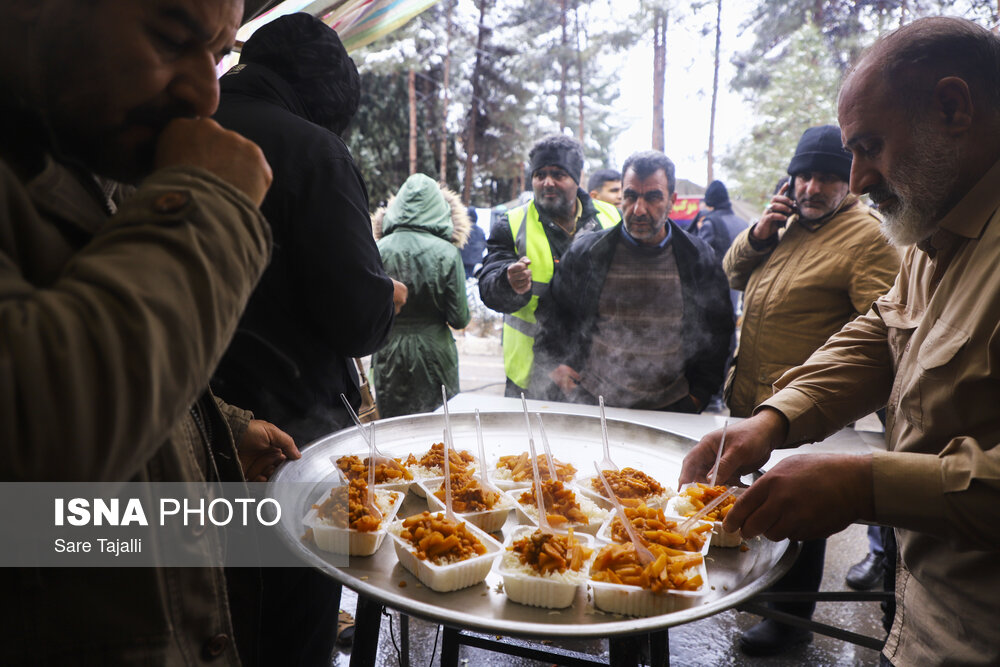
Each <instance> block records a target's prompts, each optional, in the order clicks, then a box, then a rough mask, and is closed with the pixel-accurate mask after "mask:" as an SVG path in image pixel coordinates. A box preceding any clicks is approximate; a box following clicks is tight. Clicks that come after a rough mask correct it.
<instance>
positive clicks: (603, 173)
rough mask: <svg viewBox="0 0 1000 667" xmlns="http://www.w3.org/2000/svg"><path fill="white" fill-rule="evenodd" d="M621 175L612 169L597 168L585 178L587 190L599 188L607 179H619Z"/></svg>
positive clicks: (591, 190)
mask: <svg viewBox="0 0 1000 667" xmlns="http://www.w3.org/2000/svg"><path fill="white" fill-rule="evenodd" d="M621 180H622V175H621V174H619V173H618V172H617V171H615V170H614V169H598V170H597V171H595V172H594V173H593V174H591V175H590V178H588V179H587V192H593V191H594V190H600V189H601V188H602V187H603V186H604V184H605V183H607V182H608V181H621Z"/></svg>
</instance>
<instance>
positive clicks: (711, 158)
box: [705, 0, 722, 185]
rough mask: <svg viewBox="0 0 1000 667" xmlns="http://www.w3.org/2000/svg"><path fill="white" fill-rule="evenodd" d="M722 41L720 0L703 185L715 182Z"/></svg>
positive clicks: (716, 22)
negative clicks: (720, 46) (716, 119)
mask: <svg viewBox="0 0 1000 667" xmlns="http://www.w3.org/2000/svg"><path fill="white" fill-rule="evenodd" d="M721 41H722V0H717V2H716V8H715V74H713V75H712V113H711V116H710V120H709V121H708V174H707V175H706V180H705V185H708V184H709V183H711V182H712V181H714V180H715V104H716V102H717V101H718V99H719V45H720V43H721Z"/></svg>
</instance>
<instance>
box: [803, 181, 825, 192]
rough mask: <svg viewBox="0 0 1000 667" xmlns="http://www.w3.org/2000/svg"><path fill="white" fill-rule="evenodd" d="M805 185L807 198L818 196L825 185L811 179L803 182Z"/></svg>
mask: <svg viewBox="0 0 1000 667" xmlns="http://www.w3.org/2000/svg"><path fill="white" fill-rule="evenodd" d="M803 185H804V186H805V192H806V196H809V195H814V194H817V193H818V192H819V191H820V189H821V187H822V185H823V184H822V183H821V182H820V180H819V179H818V178H815V177H811V178H807V179H806V180H805V181H803Z"/></svg>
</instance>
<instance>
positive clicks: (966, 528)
mask: <svg viewBox="0 0 1000 667" xmlns="http://www.w3.org/2000/svg"><path fill="white" fill-rule="evenodd" d="M921 245H922V247H923V248H924V249H918V248H917V247H910V248H907V250H906V253H905V255H904V257H903V265H902V268H901V270H900V273H899V277H898V279H897V280H896V284H895V285H894V286H893V288H892V290H890V291H889V293H888V294H886V295H885V296H883V297H881V298H879V299H878V301H877V302H876V303H875V305H874V307H873V309H872V310H871V311H869V312H868V314H867V315H865V316H863V317H860V318H858V319H857V320H855V321H854V322H851V323H850V324H848V325H847V326H846V327H844V329H843V330H842V331H841V332H840V333H838V334H836V335H834V336H833V337H832V338H831V339H830V340H829V342H827V343H826V345H824V346H823V347H822V348H821V349H820V350H818V351H817V352H816V353H815V354H814V355H812V356H811V357H810V358H809V360H808V362H807V363H806V364H804V365H803V366H801V367H799V368H796V369H795V370H793V371H790V372H789V373H788V374H786V375H785V376H784V377H782V378H781V379H780V381H779V382H778V383H777V386H778V387H784V389H782V390H781V391H780V392H779V393H777V394H776V395H775V396H774V397H773V398H772V399H770V400H768V401H767V402H766V403H765V405H767V406H770V407H774V408H776V409H778V410H780V411H781V412H782V413H784V414H785V416H786V417H788V418H789V421H790V422H791V428H790V431H789V434H788V444H792V443H799V442H808V441H814V440H819V439H822V438H823V437H825V436H826V435H828V434H830V433H832V432H833V431H835V430H836V429H837V428H839V427H841V426H843V425H844V424H845V423H847V422H850V421H851V420H853V419H855V418H857V417H858V416H860V415H863V414H866V413H869V412H871V410H872V408H873V407H877V406H878V405H880V404H881V403H883V402H886V401H887V402H888V423H887V425H886V437H887V440H886V444H887V447H888V451H887V452H885V453H876V454H874V458H873V462H872V466H873V482H874V489H873V492H874V499H875V516H876V519H877V520H878V521H879V522H881V523H884V524H887V525H892V526H895V527H896V538H897V541H898V543H899V555H900V559H899V561H898V563H897V569H896V599H897V603H898V609H897V611H896V619H895V624H894V625H893V627H892V630H891V631H890V634H889V639H888V641H887V643H886V647H885V650H884V651H883V653H884V654H885V655H886V656H887V657H888V658H889V659H890V660H891V661H892V663H893V664H894V665H900V666H905V665H997V664H1000V530H998V527H1000V447H998V446H997V444H998V443H1000V271H998V270H997V261H998V258H1000V163H997V164H996V165H994V166H993V168H992V169H991V170H990V171H989V172H987V174H986V175H985V176H984V177H983V178H982V179H981V180H980V181H979V183H978V184H977V185H976V186H975V187H974V188H973V189H972V190H971V191H970V192H969V193H968V194H967V195H966V196H965V197H964V198H963V199H962V200H961V201H960V202H959V203H958V204H957V205H956V206H955V207H954V208H953V209H952V210H951V211H950V212H949V213H948V214H947V215H946V216H945V217H944V218H943V219H942V220H941V222H940V223H939V230H938V231H937V232H936V233H935V234H934V235H933V236H932V237H931V239H930V243H928V244H926V245H925V244H921Z"/></svg>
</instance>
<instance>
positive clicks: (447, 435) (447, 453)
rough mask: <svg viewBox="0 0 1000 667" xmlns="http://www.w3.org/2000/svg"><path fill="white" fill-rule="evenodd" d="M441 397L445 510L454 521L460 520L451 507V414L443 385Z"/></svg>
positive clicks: (446, 392) (446, 514)
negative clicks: (442, 407)
mask: <svg viewBox="0 0 1000 667" xmlns="http://www.w3.org/2000/svg"><path fill="white" fill-rule="evenodd" d="M441 398H443V399H444V439H443V440H442V441H441V446H442V447H443V448H444V464H443V467H444V510H445V516H447V517H448V518H449V519H451V520H452V521H458V518H457V517H456V516H455V512H454V510H452V508H451V449H452V446H453V443H452V441H451V415H450V414H449V413H448V389H447V387H445V386H444V385H441Z"/></svg>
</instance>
